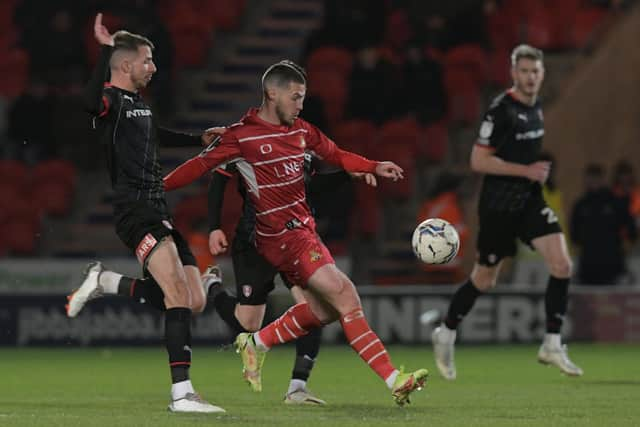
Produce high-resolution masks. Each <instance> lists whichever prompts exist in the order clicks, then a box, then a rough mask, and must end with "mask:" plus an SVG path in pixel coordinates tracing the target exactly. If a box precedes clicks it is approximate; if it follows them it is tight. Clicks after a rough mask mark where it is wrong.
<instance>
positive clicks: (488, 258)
mask: <svg viewBox="0 0 640 427" xmlns="http://www.w3.org/2000/svg"><path fill="white" fill-rule="evenodd" d="M511 66H512V67H511V76H512V78H513V87H512V88H511V89H509V90H507V91H506V92H505V93H502V94H501V95H499V96H498V97H497V98H495V99H494V101H493V102H492V104H491V106H490V107H489V110H488V111H487V112H486V113H485V115H484V119H483V121H482V124H481V126H480V132H479V138H478V141H477V143H476V144H475V146H474V148H473V151H472V153H471V169H473V170H474V171H476V172H480V173H483V174H485V176H484V182H483V185H482V192H481V194H480V201H479V206H478V215H479V219H480V221H479V234H478V242H477V250H478V253H477V260H476V262H475V265H474V267H473V270H472V272H471V277H470V278H469V281H467V283H465V284H464V285H462V286H461V287H460V288H458V290H457V291H456V292H455V294H454V295H453V298H452V300H451V302H450V304H449V310H448V312H447V315H446V317H445V319H444V322H443V323H442V324H441V325H440V326H439V327H437V328H436V329H435V330H434V331H433V334H432V341H433V347H434V354H435V359H436V365H437V366H438V370H439V371H440V373H441V374H442V376H443V377H444V378H446V379H449V380H453V379H455V378H456V367H455V363H454V343H455V339H456V328H457V327H458V324H459V323H460V322H461V321H462V319H463V318H464V316H465V315H466V314H467V313H469V311H470V310H471V308H472V307H473V304H474V303H475V300H476V298H478V297H479V296H480V295H482V294H483V293H484V292H487V291H489V290H490V289H491V288H492V287H494V286H495V284H496V280H497V277H498V273H499V271H500V266H501V265H502V260H503V259H504V258H505V257H510V256H513V255H515V253H516V239H520V240H521V241H523V242H524V243H526V244H528V245H530V246H531V247H533V248H534V249H535V250H537V251H538V252H540V254H541V255H542V257H543V258H544V261H545V263H546V265H547V267H548V269H549V272H550V277H549V283H548V285H547V290H546V295H545V311H546V333H545V335H544V341H543V343H542V345H541V346H540V350H539V351H538V361H539V362H541V363H543V364H551V365H555V366H557V367H558V368H559V369H560V371H562V372H563V373H564V374H566V375H571V376H580V375H582V369H580V368H579V367H578V366H576V365H575V364H574V363H573V362H572V361H571V360H570V359H569V356H568V354H567V348H566V346H563V345H562V342H561V339H560V328H561V326H562V321H563V319H564V317H565V314H566V312H567V302H568V287H569V278H570V277H571V269H572V266H571V259H570V258H569V253H568V250H567V244H566V241H565V237H564V234H563V233H562V230H561V229H560V226H559V224H558V218H557V216H556V215H555V213H554V212H553V211H552V210H551V208H549V207H548V206H547V204H546V203H545V201H544V199H543V197H542V184H544V182H545V181H546V179H547V177H548V176H549V169H550V167H551V165H550V164H549V162H544V161H539V155H540V151H541V146H542V137H543V135H544V124H543V115H542V107H541V105H540V101H539V100H538V93H539V90H540V86H541V84H542V80H543V79H544V66H543V54H542V51H540V50H538V49H535V48H533V47H531V46H527V45H520V46H518V47H516V48H515V49H514V50H513V52H512V54H511Z"/></svg>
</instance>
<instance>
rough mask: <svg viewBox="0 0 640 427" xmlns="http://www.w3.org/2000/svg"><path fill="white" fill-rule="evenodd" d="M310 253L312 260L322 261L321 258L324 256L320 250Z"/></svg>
mask: <svg viewBox="0 0 640 427" xmlns="http://www.w3.org/2000/svg"><path fill="white" fill-rule="evenodd" d="M309 255H310V259H311V262H317V261H320V258H322V254H321V253H320V252H318V251H309Z"/></svg>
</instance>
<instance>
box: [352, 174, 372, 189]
mask: <svg viewBox="0 0 640 427" xmlns="http://www.w3.org/2000/svg"><path fill="white" fill-rule="evenodd" d="M349 175H351V177H352V178H355V179H362V180H364V182H365V184H367V185H370V186H372V187H377V186H378V180H377V179H376V176H375V175H374V174H372V173H364V172H349Z"/></svg>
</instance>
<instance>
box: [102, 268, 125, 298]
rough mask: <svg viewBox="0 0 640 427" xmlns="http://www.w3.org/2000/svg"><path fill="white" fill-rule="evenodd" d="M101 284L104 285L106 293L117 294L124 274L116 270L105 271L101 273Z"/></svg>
mask: <svg viewBox="0 0 640 427" xmlns="http://www.w3.org/2000/svg"><path fill="white" fill-rule="evenodd" d="M98 277H99V279H98V280H99V284H100V286H102V289H103V290H104V293H105V294H114V295H115V294H117V293H118V284H119V283H120V279H122V274H118V273H116V272H115V271H103V272H102V273H100V276H98Z"/></svg>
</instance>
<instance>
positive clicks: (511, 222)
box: [477, 195, 562, 267]
mask: <svg viewBox="0 0 640 427" xmlns="http://www.w3.org/2000/svg"><path fill="white" fill-rule="evenodd" d="M560 232H562V229H561V228H560V224H559V223H558V217H557V216H556V214H555V212H553V210H552V209H551V208H550V207H549V206H547V204H546V202H545V201H544V199H543V198H542V196H541V195H540V196H537V195H536V196H532V197H531V198H529V200H528V201H527V202H526V203H525V206H524V209H522V210H520V211H518V212H496V211H493V212H491V211H485V212H482V211H481V213H480V224H479V233H478V243H477V248H478V259H477V262H478V263H479V264H480V265H484V266H489V267H491V266H494V265H496V264H498V262H500V260H502V259H503V258H505V257H510V256H514V255H515V254H516V252H517V246H516V239H520V240H521V241H522V242H523V243H526V244H527V245H529V246H531V241H532V240H534V239H535V238H538V237H541V236H546V235H548V234H554V233H560Z"/></svg>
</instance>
